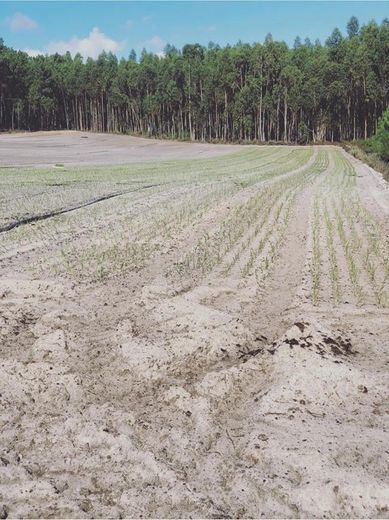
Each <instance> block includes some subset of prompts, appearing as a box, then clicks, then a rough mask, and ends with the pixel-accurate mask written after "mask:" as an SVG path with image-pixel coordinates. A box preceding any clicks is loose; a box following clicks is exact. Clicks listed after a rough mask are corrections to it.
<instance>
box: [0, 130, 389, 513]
mask: <svg viewBox="0 0 389 520" xmlns="http://www.w3.org/2000/svg"><path fill="white" fill-rule="evenodd" d="M81 135H84V134H78V133H76V132H74V133H71V134H69V135H68V133H64V134H58V135H57V136H52V137H50V136H48V135H46V134H42V135H39V134H37V135H36V136H29V135H26V136H22V135H19V136H1V137H0V273H1V276H0V356H1V362H0V441H1V442H0V517H1V518H5V517H6V516H1V514H3V515H4V514H6V515H8V516H9V517H29V518H38V517H47V518H49V517H50V518H51V517H60V518H69V517H72V518H92V517H120V518H124V517H137V518H140V517H154V518H155V517H163V518H169V517H176V518H177V517H184V518H187V517H196V518H200V517H201V518H210V517H212V518H215V517H223V518H224V517H255V518H258V517H259V518H260V517H265V518H274V517H285V518H289V517H303V518H309V517H311V518H316V517H342V518H344V517H353V518H355V517H361V518H362V517H363V518H366V517H374V518H387V517H388V501H389V486H388V479H387V429H388V426H389V424H388V420H387V402H388V393H387V389H388V376H387V374H388V345H389V299H388V298H389V293H388V291H389V284H388V280H389V236H388V230H389V191H388V188H387V185H386V184H385V183H384V181H382V179H381V178H380V176H379V175H378V174H377V173H376V172H374V171H372V170H371V169H370V168H369V167H367V166H365V165H364V164H362V163H361V162H359V161H358V160H357V159H354V158H352V157H351V156H349V155H347V154H346V153H345V152H344V151H343V150H341V149H340V148H338V147H335V146H306V147H298V146H247V147H243V146H233V145H231V146H225V145H202V144H196V145H191V144H187V143H181V144H178V143H164V142H159V141H154V142H153V141H148V142H147V143H149V144H147V143H143V141H146V140H139V141H137V139H136V138H126V137H120V142H121V145H120V146H121V147H122V148H123V150H124V151H123V154H122V155H121V156H120V160H115V156H117V148H116V147H117V146H118V144H117V143H118V141H112V142H110V143H108V142H107V153H106V157H105V158H103V159H102V160H100V158H99V157H98V154H96V153H95V151H96V150H97V147H98V146H100V145H101V143H100V144H99V141H98V140H99V139H100V137H98V136H97V137H96V136H93V135H91V134H87V135H88V136H89V137H88V139H85V140H83V142H82V145H80V146H82V147H83V148H82V150H83V151H82V153H81V152H80V154H79V157H78V158H77V156H76V155H72V153H71V150H72V147H71V143H73V142H76V140H77V139H78V140H79V141H80V140H81ZM112 137H118V136H112ZM62 138H63V139H64V141H63V143H67V146H68V149H66V150H65V147H63V148H61V139H62ZM101 138H102V137H101ZM13 139H14V140H15V141H12V140H13ZM29 139H35V141H33V146H32V147H31V148H30V150H31V154H30V155H31V157H33V158H32V159H31V160H30V162H29V161H28V154H27V153H26V150H27V149H28V146H30V145H29V144H28V142H29V141H28V140H29ZM40 139H41V141H40ZM50 139H53V141H50ZM69 139H70V141H69ZM96 139H97V141H96ZM126 139H128V141H127V143H129V144H128V145H127V146H126V144H125V143H126V141H125V140H126ZM89 140H90V144H89V142H88V143H87V141H89ZM11 142H12V143H11ZM42 142H45V143H47V142H49V143H51V144H50V146H49V148H50V152H49V153H47V154H46V156H45V153H44V151H45V147H44V146H43V148H42V147H40V146H39V143H42ZM77 142H78V141H77ZM10 143H11V144H10ZM150 143H151V144H150ZM18 147H20V152H19V151H18V150H19V148H18ZM25 147H27V148H25ZM34 147H35V150H36V151H35V152H34V154H33V152H32V149H33V148H34ZM88 147H89V148H88ZM142 147H146V148H145V149H144V148H142ZM147 147H149V148H147ZM2 150H3V151H4V150H8V151H7V153H5V152H4V154H3V152H2ZM23 150H24V151H23ZM42 150H43V151H42ZM142 150H143V151H142ZM147 150H149V152H150V153H148V151H147ZM165 152H166V153H165ZM109 161H110V164H109ZM115 163H118V164H115ZM1 508H2V509H1Z"/></svg>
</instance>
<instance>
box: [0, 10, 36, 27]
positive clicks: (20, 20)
mask: <svg viewBox="0 0 389 520" xmlns="http://www.w3.org/2000/svg"><path fill="white" fill-rule="evenodd" d="M5 21H6V23H7V25H8V27H9V28H10V29H11V31H30V30H31V29H36V28H37V27H38V24H37V23H36V21H35V20H33V19H32V18H30V17H29V16H27V15H25V14H23V13H14V14H13V15H12V16H10V17H8V18H6V20H5Z"/></svg>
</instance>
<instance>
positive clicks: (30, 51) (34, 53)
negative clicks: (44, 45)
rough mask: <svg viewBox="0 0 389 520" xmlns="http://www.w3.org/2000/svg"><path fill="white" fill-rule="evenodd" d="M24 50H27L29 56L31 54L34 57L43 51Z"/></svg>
mask: <svg viewBox="0 0 389 520" xmlns="http://www.w3.org/2000/svg"><path fill="white" fill-rule="evenodd" d="M23 51H24V52H27V54H28V55H29V56H32V57H33V58H35V57H36V56H39V55H41V54H44V52H42V51H40V50H39V49H23Z"/></svg>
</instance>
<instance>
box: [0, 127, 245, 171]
mask: <svg viewBox="0 0 389 520" xmlns="http://www.w3.org/2000/svg"><path fill="white" fill-rule="evenodd" d="M241 148H242V147H241V146H239V145H228V144H226V145H220V146H214V145H211V144H207V143H186V142H184V143H179V142H176V141H161V140H158V139H143V138H140V137H131V136H126V135H114V134H97V133H91V132H76V131H58V132H34V133H31V134H29V133H14V134H3V135H0V166H51V165H55V164H63V165H65V166H68V165H81V164H85V165H86V164H96V165H98V164H124V163H134V162H142V161H153V160H169V159H195V158H203V157H213V156H217V155H223V154H225V153H228V152H231V151H237V150H239V149H241Z"/></svg>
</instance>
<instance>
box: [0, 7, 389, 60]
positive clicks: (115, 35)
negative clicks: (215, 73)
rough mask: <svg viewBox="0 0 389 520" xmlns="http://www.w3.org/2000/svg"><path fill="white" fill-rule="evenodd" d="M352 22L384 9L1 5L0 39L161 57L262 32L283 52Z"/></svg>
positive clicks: (42, 47) (32, 47) (45, 47)
mask: <svg viewBox="0 0 389 520" xmlns="http://www.w3.org/2000/svg"><path fill="white" fill-rule="evenodd" d="M352 15H355V16H357V17H358V19H359V21H360V23H361V24H362V23H364V22H367V21H369V20H371V19H372V18H374V19H375V20H376V21H378V22H381V21H382V19H383V18H385V17H389V2H388V1H381V2H375V1H368V0H366V1H359V2H354V1H345V2H338V1H329V2H321V1H305V2H294V1H288V2H281V1H279V2H275V1H273V2H265V1H263V2H262V1H257V2H233V1H231V2H222V1H218V2H211V1H209V2H207V1H204V2H199V1H198V2H190V1H181V2H167V1H159V2H151V1H150V2H147V1H143V2H140V1H139V2H123V1H122V2H115V1H104V2H93V1H84V2H81V1H68V2H59V1H46V2H39V1H29V2H19V1H8V2H6V1H0V37H2V38H3V39H4V40H5V43H6V44H7V45H9V46H11V47H14V48H17V49H22V50H29V52H30V53H31V54H34V53H35V54H36V53H37V52H44V53H46V52H49V53H51V52H65V51H66V50H70V51H71V52H72V53H75V52H77V51H80V52H81V53H82V54H83V55H91V56H96V55H97V54H98V53H99V52H100V51H101V50H103V49H105V50H108V51H109V50H111V51H113V52H115V53H116V54H117V55H118V56H127V55H128V53H129V51H130V50H131V48H134V49H135V50H136V51H137V52H138V53H139V52H140V51H141V49H142V48H143V47H146V48H147V49H148V50H150V51H153V52H157V53H160V52H161V51H162V49H163V47H164V46H165V44H166V43H167V42H168V43H171V44H173V45H175V46H176V47H182V45H184V44H185V43H193V42H199V43H201V44H204V45H206V44H207V43H208V42H209V41H214V42H215V43H219V44H221V45H224V44H226V43H232V44H233V43H236V42H237V41H238V40H242V41H244V42H249V43H251V42H254V41H259V42H262V41H263V40H264V38H265V36H266V34H267V33H268V32H271V33H272V34H273V37H274V38H275V39H280V40H285V41H286V42H287V43H288V44H292V43H293V41H294V38H295V37H296V35H299V36H300V37H301V38H303V39H304V38H305V37H309V38H311V39H312V40H315V39H316V38H319V39H320V40H321V41H324V40H325V38H326V37H327V36H328V35H329V34H330V33H331V31H332V30H333V28H334V27H336V26H338V27H339V28H340V29H341V30H342V32H344V31H345V26H346V23H347V21H348V19H349V18H350V16H352Z"/></svg>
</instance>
